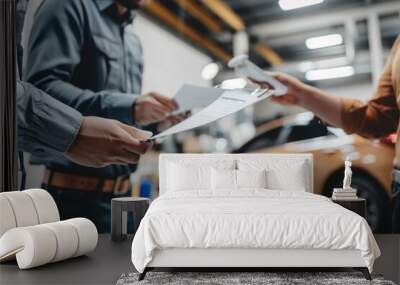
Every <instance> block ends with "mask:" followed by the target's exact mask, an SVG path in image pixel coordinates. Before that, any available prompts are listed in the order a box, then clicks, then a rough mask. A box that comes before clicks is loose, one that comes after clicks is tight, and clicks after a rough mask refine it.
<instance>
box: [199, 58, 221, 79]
mask: <svg viewBox="0 0 400 285" xmlns="http://www.w3.org/2000/svg"><path fill="white" fill-rule="evenodd" d="M218 72H219V65H218V64H217V63H215V62H210V63H207V64H206V65H205V66H204V67H203V69H202V70H201V78H203V79H204V80H212V79H214V78H215V76H217V74H218Z"/></svg>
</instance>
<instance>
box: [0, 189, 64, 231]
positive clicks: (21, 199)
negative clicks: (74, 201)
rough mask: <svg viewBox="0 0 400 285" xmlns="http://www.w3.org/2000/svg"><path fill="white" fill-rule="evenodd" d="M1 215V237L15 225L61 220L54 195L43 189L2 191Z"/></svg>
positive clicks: (0, 201) (0, 200)
mask: <svg viewBox="0 0 400 285" xmlns="http://www.w3.org/2000/svg"><path fill="white" fill-rule="evenodd" d="M0 217H1V218H0V237H1V236H2V235H3V234H4V233H5V232H7V231H8V230H10V229H12V228H15V227H27V226H34V225H37V224H43V223H51V222H57V221H59V220H60V215H59V213H58V209H57V205H56V203H55V202H54V199H53V197H51V195H50V194H49V192H47V191H45V190H42V189H30V190H25V191H11V192H2V193H0Z"/></svg>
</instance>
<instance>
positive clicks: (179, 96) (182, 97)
mask: <svg viewBox="0 0 400 285" xmlns="http://www.w3.org/2000/svg"><path fill="white" fill-rule="evenodd" d="M224 91H225V90H223V89H220V88H210V87H200V86H194V85H190V84H184V85H183V86H182V87H181V88H180V89H179V90H178V92H176V94H175V96H174V97H173V99H174V100H175V101H176V103H178V110H177V113H182V112H185V111H189V110H192V109H198V108H204V107H207V106H208V105H210V104H211V103H212V102H214V101H215V100H217V99H218V97H219V96H221V94H222V93H223V92H224Z"/></svg>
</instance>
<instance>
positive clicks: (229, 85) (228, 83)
mask: <svg viewBox="0 0 400 285" xmlns="http://www.w3.org/2000/svg"><path fill="white" fill-rule="evenodd" d="M246 85H247V81H246V79H244V78H234V79H227V80H224V81H223V82H222V83H221V88H222V89H229V90H230V89H241V88H244V87H246Z"/></svg>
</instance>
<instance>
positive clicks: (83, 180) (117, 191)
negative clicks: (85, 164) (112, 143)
mask: <svg viewBox="0 0 400 285" xmlns="http://www.w3.org/2000/svg"><path fill="white" fill-rule="evenodd" d="M43 183H44V184H45V185H47V186H49V187H56V188H63V189H66V190H77V191H99V192H103V193H111V194H114V195H115V196H119V195H124V194H126V193H128V191H129V190H130V189H131V183H130V180H129V175H123V176H118V177H117V178H114V179H107V178H104V177H98V176H83V175H77V174H69V173H64V172H57V171H53V170H50V169H46V170H45V172H44V177H43Z"/></svg>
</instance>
